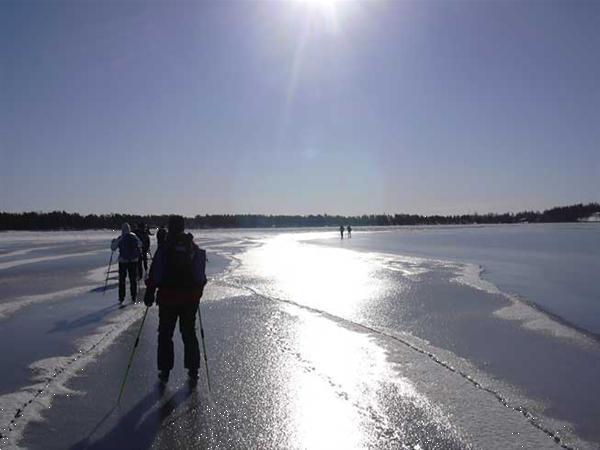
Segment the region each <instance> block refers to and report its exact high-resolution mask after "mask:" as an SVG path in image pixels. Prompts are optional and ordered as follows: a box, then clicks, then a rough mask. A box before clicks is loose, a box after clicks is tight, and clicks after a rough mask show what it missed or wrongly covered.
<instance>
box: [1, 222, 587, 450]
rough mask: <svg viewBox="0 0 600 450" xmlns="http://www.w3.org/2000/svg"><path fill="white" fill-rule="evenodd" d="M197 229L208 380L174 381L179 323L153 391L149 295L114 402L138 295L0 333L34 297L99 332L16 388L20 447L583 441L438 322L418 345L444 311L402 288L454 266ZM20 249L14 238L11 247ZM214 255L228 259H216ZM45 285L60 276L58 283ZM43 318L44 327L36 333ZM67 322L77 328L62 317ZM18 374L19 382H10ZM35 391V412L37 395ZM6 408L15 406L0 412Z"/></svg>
mask: <svg viewBox="0 0 600 450" xmlns="http://www.w3.org/2000/svg"><path fill="white" fill-rule="evenodd" d="M197 241H199V242H200V243H204V244H203V245H204V246H205V247H206V248H208V250H209V259H210V261H211V262H210V264H211V265H213V269H211V274H212V280H211V283H210V284H209V286H208V287H207V289H206V295H205V298H204V299H203V302H202V312H203V320H204V327H205V332H206V336H207V347H208V356H209V362H210V370H211V378H212V381H213V386H212V387H213V389H212V392H211V393H209V392H208V390H207V387H206V385H205V384H204V383H203V379H201V381H200V384H199V386H198V388H197V389H196V390H191V389H189V387H188V386H187V384H186V379H185V373H184V371H183V368H182V367H181V366H182V355H181V345H180V341H179V337H178V336H176V342H177V345H176V348H177V349H178V353H177V354H176V368H175V370H174V373H173V376H172V378H171V381H170V383H169V386H168V387H167V389H166V390H160V389H158V386H157V383H156V369H155V358H156V354H155V352H156V328H157V317H156V315H157V309H156V307H154V308H152V309H151V310H150V313H149V318H148V320H147V323H146V326H145V329H144V332H143V334H142V339H141V342H140V346H139V349H138V353H137V355H136V359H135V361H134V365H133V368H132V371H131V373H130V378H129V382H128V385H127V390H126V394H125V397H124V400H123V402H122V404H121V405H120V406H119V407H118V408H115V407H114V406H115V400H116V397H117V395H118V389H119V384H120V381H121V376H122V373H123V371H124V369H125V366H126V362H127V358H128V356H129V352H130V349H131V345H132V343H133V340H134V336H135V332H136V331H137V326H138V325H139V321H136V319H139V318H140V317H141V313H142V311H143V307H140V306H138V307H135V306H133V307H128V308H126V309H125V311H118V310H117V311H112V310H110V308H111V306H112V305H111V301H113V300H114V299H112V298H111V299H109V300H103V299H102V296H101V294H100V293H98V292H94V291H93V289H92V292H88V293H87V294H85V295H84V296H81V295H80V294H74V296H71V297H68V298H67V299H61V298H59V299H55V300H52V299H50V300H48V301H47V302H44V303H35V304H31V305H30V306H28V307H27V308H24V309H22V310H20V311H19V312H15V313H13V314H12V315H10V316H9V317H8V318H5V320H4V322H0V326H2V327H3V328H2V329H0V334H1V333H2V330H3V329H5V328H4V326H10V324H11V323H13V322H14V321H18V320H22V321H23V323H24V324H26V323H27V321H28V319H27V317H30V316H31V317H37V319H35V320H36V322H35V324H36V326H39V324H43V323H44V319H43V318H44V317H45V315H46V313H42V312H40V311H42V309H40V308H47V307H48V305H53V306H52V307H53V308H54V309H55V313H54V314H56V315H57V316H58V315H60V316H62V319H61V320H62V321H63V325H65V324H67V325H68V324H83V323H85V324H86V325H90V326H91V324H92V323H95V324H96V325H97V326H98V327H99V328H98V329H95V330H94V332H91V331H89V330H88V332H86V333H83V334H85V336H84V337H85V338H86V339H87V340H88V341H90V342H91V341H93V339H103V336H105V335H106V334H107V333H111V332H112V333H113V335H112V336H111V337H110V339H109V341H110V343H109V344H107V346H106V347H103V348H100V349H99V350H98V351H93V350H92V351H90V352H89V355H85V354H84V355H83V356H82V357H81V359H80V361H79V362H78V363H76V364H72V365H70V364H69V363H68V361H66V360H60V359H59V360H56V359H54V360H53V363H55V364H57V365H58V367H62V368H63V371H64V373H65V375H67V376H65V377H63V378H61V379H59V380H57V381H55V382H53V381H52V380H50V381H49V382H48V384H47V385H45V386H46V387H44V389H43V392H42V394H40V396H38V397H35V390H30V394H31V395H30V398H34V400H33V403H32V405H33V406H31V407H30V408H29V411H28V410H27V408H26V409H25V410H24V412H23V414H22V416H20V417H18V418H17V419H16V422H18V423H22V424H23V427H24V438H23V439H22V440H21V441H20V445H22V446H26V447H28V448H44V449H48V448H149V447H152V448H207V447H208V448H469V447H472V448H523V447H526V448H553V447H556V448H560V445H559V444H557V442H556V441H555V440H554V439H553V438H552V437H551V436H549V434H548V431H550V432H551V433H556V432H557V431H558V432H559V434H558V435H556V437H557V438H558V439H559V440H561V442H562V443H563V444H565V445H567V446H568V445H571V444H572V443H578V444H579V445H582V446H585V445H586V444H585V442H583V441H577V438H576V437H575V436H573V435H572V434H569V432H567V431H565V432H564V433H563V430H562V429H561V428H560V427H562V426H567V425H566V424H564V423H563V422H560V421H559V420H554V421H552V420H546V421H544V422H543V423H542V425H539V424H538V422H537V421H536V420H537V419H536V418H535V417H534V418H532V417H529V416H528V415H527V413H526V412H524V411H519V410H515V405H516V406H517V407H520V405H522V404H523V403H522V401H523V398H522V397H521V396H520V394H519V393H518V392H515V391H514V390H513V389H512V387H511V386H510V385H507V386H506V387H505V389H500V388H501V387H502V386H501V384H502V383H501V382H499V381H498V380H493V379H492V378H491V377H489V376H488V375H487V374H486V373H485V371H481V370H480V368H479V367H478V366H476V365H473V364H471V363H470V362H469V361H467V360H465V359H464V358H462V357H460V356H457V353H456V352H453V351H451V350H456V349H455V348H451V347H450V346H449V345H441V344H445V343H446V341H445V340H444V339H445V336H446V335H445V334H444V333H443V331H444V330H439V331H440V332H439V333H438V334H439V336H438V337H439V339H438V344H440V345H435V344H434V343H432V341H435V339H433V338H435V336H432V339H427V340H425V339H424V338H423V335H424V334H427V335H428V336H429V335H430V334H431V333H432V330H431V328H432V327H429V328H427V327H426V326H425V323H427V322H431V323H433V324H434V327H433V328H438V329H439V328H440V327H441V325H440V324H443V323H444V322H445V321H446V322H448V323H450V324H452V323H453V321H447V320H445V317H444V315H445V314H446V311H444V310H443V306H442V307H441V308H442V309H441V310H440V306H439V305H434V303H432V302H433V300H432V298H433V297H435V290H433V291H430V292H429V297H428V296H427V295H423V292H420V293H419V291H415V286H419V285H421V284H423V282H426V283H429V284H431V285H432V286H434V287H435V286H436V284H435V280H438V281H439V283H441V284H439V285H437V286H438V287H439V286H440V285H442V284H443V285H444V286H446V285H449V284H451V283H452V281H451V280H450V279H449V278H451V277H452V276H454V275H455V274H456V270H458V269H457V268H456V267H454V268H453V267H448V266H447V265H445V263H442V262H439V261H434V260H420V259H418V258H399V257H397V256H391V255H382V254H364V253H363V254H361V253H358V252H354V251H350V250H348V249H335V248H327V247H321V246H316V245H311V244H306V243H302V242H299V240H298V235H296V236H293V237H290V236H279V235H277V233H271V232H209V233H199V234H198V239H197ZM20 250H25V249H24V248H17V249H12V250H11V251H13V252H16V251H20ZM107 255H108V253H104V254H102V257H103V259H104V258H106V256H107ZM13 256H15V254H14V253H13ZM16 256H17V257H24V256H26V255H21V256H19V255H16ZM57 260H58V259H57ZM226 260H229V261H231V264H230V265H229V266H228V267H227V269H225V264H224V262H225V261H226ZM40 263H42V262H41V261H40ZM42 264H43V263H42ZM24 267H26V266H24V265H23V266H22V268H24ZM73 270H75V269H73ZM90 270H91V269H90ZM1 274H2V272H1V271H0V275H1ZM19 276H22V277H25V276H26V274H23V273H21V274H20V275H19ZM444 276H446V277H447V278H444ZM96 284H97V283H96ZM59 285H60V283H57V289H58V288H59V287H60V288H63V289H69V288H71V283H65V285H63V286H59ZM458 288H460V289H467V288H465V287H461V286H458ZM461 292H462V293H464V292H466V291H461ZM36 293H39V292H36ZM21 294H23V295H25V294H32V295H33V293H19V295H21ZM470 295H472V296H476V295H477V294H474V293H473V292H471V294H470ZM76 299H80V300H79V303H77V304H78V305H80V304H81V303H84V302H85V304H86V305H89V306H88V307H89V311H86V313H85V314H84V315H81V311H78V310H77V309H76V308H74V307H73V306H72V303H73V302H76V301H77V300H76ZM70 303H71V306H69V304H70ZM36 310H37V311H38V312H36ZM419 310H426V311H425V315H426V317H425V318H422V317H418V311H419ZM26 313H27V316H26V315H25V314H26ZM486 313H487V310H486ZM36 314H37V316H36ZM88 322H89V323H88ZM56 323H57V322H54V323H51V324H46V331H48V328H50V329H52V328H53V327H54V328H56V326H57V325H56ZM107 323H108V325H107ZM463 323H468V318H465V319H464V322H463ZM130 324H131V326H129V325H130ZM400 325H405V327H401V326H400ZM12 326H16V325H12ZM23 326H25V325H23ZM58 326H59V328H60V323H59V325H58ZM120 326H122V329H121V328H119V327H120ZM452 326H455V325H449V328H451V327H452ZM74 328H79V329H83V328H85V327H71V328H69V327H67V326H66V325H65V326H63V327H62V328H61V329H62V330H66V329H68V330H71V329H74ZM98 330H99V331H98ZM115 330H116V331H115ZM96 332H97V334H94V333H96ZM423 332H425V333H423ZM69 333H70V331H69V332H68V333H67V334H68V336H71V337H76V335H75V334H69ZM103 333H104V334H103ZM46 334H48V333H47V332H44V333H38V334H36V333H35V332H34V333H33V338H32V339H33V340H35V339H39V340H40V342H41V341H42V340H43V339H44V336H45V335H46ZM90 336H92V338H91V340H90ZM0 337H3V336H0ZM461 339H462V338H460V337H457V340H459V341H460V340H461ZM29 345H30V346H34V345H36V344H35V342H31V343H30V344H29ZM59 347H60V346H59ZM59 347H57V348H56V349H54V350H53V351H58V350H59ZM62 349H63V353H58V354H54V355H53V356H65V355H70V354H71V353H70V352H71V351H73V348H70V349H69V348H68V346H67V345H65V346H64V347H62ZM28 352H29V349H28V348H24V349H23V353H25V354H27V353H28ZM25 359H27V358H26V357H25V358H24V360H25ZM32 362H33V361H32ZM59 378H60V377H59ZM2 379H3V382H4V375H3V377H2ZM15 383H16V384H19V380H17V381H16V382H15ZM30 383H31V380H22V385H23V386H26V385H27V384H30ZM16 384H15V385H16ZM489 387H491V388H493V389H491V388H489ZM498 393H500V394H501V395H500V396H499V394H498ZM26 394H27V392H25V393H24V395H23V396H22V397H21V398H23V399H27V395H26ZM8 395H11V394H8ZM3 398H5V396H3V397H0V401H2V399H3ZM49 400H51V402H50V401H49ZM503 402H504V403H503ZM507 402H508V403H507ZM38 403H39V404H40V405H42V406H43V408H42V409H40V408H37V409H36V408H35V405H36V404H38ZM533 403H535V402H532V404H533ZM507 405H508V407H507ZM0 406H4V405H3V404H2V403H0ZM11 406H12V405H11ZM47 406H49V408H48V407H47ZM7 412H8V413H10V414H12V413H13V411H7V410H3V411H2V414H6V413H7ZM38 414H41V415H40V416H39V417H38ZM35 419H41V420H40V421H36V420H35ZM545 427H546V428H547V429H546V428H545ZM545 429H546V431H544V430H545ZM6 442H10V440H8V441H6Z"/></svg>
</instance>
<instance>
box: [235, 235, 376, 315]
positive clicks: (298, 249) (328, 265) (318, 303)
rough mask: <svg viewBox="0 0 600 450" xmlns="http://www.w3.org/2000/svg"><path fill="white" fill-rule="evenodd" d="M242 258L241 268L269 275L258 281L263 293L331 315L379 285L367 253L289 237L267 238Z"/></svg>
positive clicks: (346, 310) (372, 292)
mask: <svg viewBox="0 0 600 450" xmlns="http://www.w3.org/2000/svg"><path fill="white" fill-rule="evenodd" d="M246 258H247V259H246V261H245V262H246V264H247V267H249V268H252V270H253V271H255V272H257V273H258V274H259V275H260V276H261V277H264V278H266V279H268V280H269V282H268V283H266V284H265V285H264V286H261V288H265V289H266V290H267V291H269V292H267V293H268V294H270V295H276V296H279V297H283V298H285V299H289V300H292V301H294V302H296V303H302V304H305V305H307V306H311V307H314V308H319V309H323V308H326V309H327V311H328V312H331V313H334V314H340V315H343V316H347V315H348V314H351V313H352V312H354V311H355V309H356V308H357V307H359V306H360V305H361V303H362V302H364V301H365V300H367V299H369V298H373V297H374V296H376V295H378V294H379V293H381V291H382V289H385V285H384V283H383V280H382V279H381V278H378V277H376V276H375V273H376V271H377V270H378V267H377V265H373V264H372V263H371V262H369V261H368V256H366V255H364V254H359V253H356V252H352V251H349V250H344V249H336V248H327V247H317V246H313V245H306V244H302V243H299V242H298V241H297V240H296V239H294V238H293V237H291V236H280V237H277V238H275V239H272V240H270V241H268V242H267V243H266V244H265V245H264V246H263V247H261V248H259V249H256V250H252V251H249V252H248V253H247V255H246ZM273 291H274V292H273Z"/></svg>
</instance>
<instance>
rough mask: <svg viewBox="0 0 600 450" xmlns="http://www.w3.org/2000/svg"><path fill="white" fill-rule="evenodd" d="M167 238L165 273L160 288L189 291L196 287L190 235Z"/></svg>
mask: <svg viewBox="0 0 600 450" xmlns="http://www.w3.org/2000/svg"><path fill="white" fill-rule="evenodd" d="M170 238H171V236H169V237H168V238H167V242H166V245H165V246H164V252H165V272H164V276H163V278H162V280H161V283H160V286H161V287H165V288H168V289H174V290H180V291H185V290H190V289H193V288H195V287H198V283H197V282H196V280H195V278H194V254H195V248H196V247H195V245H194V242H193V238H192V235H191V234H182V235H179V236H177V237H175V238H174V239H170Z"/></svg>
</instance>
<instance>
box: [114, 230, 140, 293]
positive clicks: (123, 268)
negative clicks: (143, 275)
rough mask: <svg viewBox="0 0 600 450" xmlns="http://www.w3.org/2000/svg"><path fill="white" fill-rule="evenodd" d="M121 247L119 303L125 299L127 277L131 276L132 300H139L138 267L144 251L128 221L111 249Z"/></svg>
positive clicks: (130, 289)
mask: <svg viewBox="0 0 600 450" xmlns="http://www.w3.org/2000/svg"><path fill="white" fill-rule="evenodd" d="M117 248H118V249H119V303H121V304H122V303H123V300H125V279H126V278H127V276H129V291H130V292H129V293H130V294H131V302H132V303H135V302H136V301H137V267H138V260H139V258H140V256H141V252H142V242H141V241H140V240H139V239H138V237H137V236H136V235H135V234H133V233H132V232H131V227H130V226H129V224H128V223H124V224H123V225H122V227H121V236H119V237H118V238H116V239H113V240H112V242H111V244H110V249H111V250H112V251H113V252H114V251H115V250H116V249H117Z"/></svg>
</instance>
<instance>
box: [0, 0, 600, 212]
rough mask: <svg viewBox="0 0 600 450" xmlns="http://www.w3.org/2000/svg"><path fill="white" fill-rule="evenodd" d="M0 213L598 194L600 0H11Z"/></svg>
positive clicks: (1, 122) (488, 205) (411, 206)
mask: <svg viewBox="0 0 600 450" xmlns="http://www.w3.org/2000/svg"><path fill="white" fill-rule="evenodd" d="M0 58H1V59H0V146H1V147H0V150H1V156H2V158H1V159H2V164H1V166H0V177H1V179H0V189H1V191H2V195H1V196H0V210H4V211H24V210H51V209H65V210H68V211H75V212H81V213H89V212H94V213H107V212H133V213H169V212H178V213H183V214H186V215H194V214H205V213H274V214H276V213H292V214H309V213H324V212H326V213H330V214H335V213H341V214H362V213H382V212H388V213H393V212H409V213H425V214H429V213H462V212H473V211H478V212H489V211H497V212H500V211H516V210H522V209H532V208H533V209H543V208H546V207H549V206H554V205H562V204H570V203H575V202H589V201H599V200H600V2H598V1H589V2H585V1H576V0H575V1H565V2H556V1H538V0H535V1H509V0H506V1H499V2H493V1H436V2H428V1H418V2H410V1H397V0H388V1H386V0H381V1H352V0H347V1H341V2H331V4H317V3H316V2H314V1H313V2H308V1H297V2H286V1H262V2H252V1H215V2H208V1H197V2H191V1H190V2H172V1H169V2H167V1H165V2H150V1H118V2H117V1H106V0H103V1H99V0H98V1H91V0H90V1H77V2H61V1H51V0H45V1H39V2H31V1H23V0H18V1H7V0H3V1H2V2H0Z"/></svg>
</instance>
